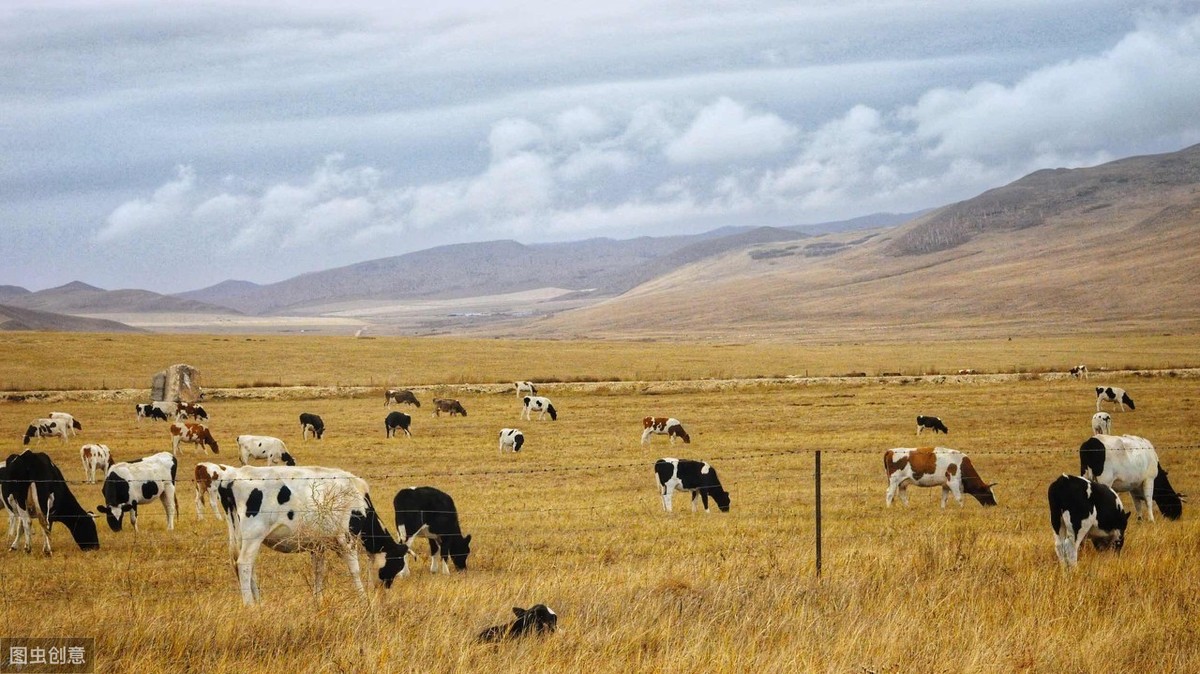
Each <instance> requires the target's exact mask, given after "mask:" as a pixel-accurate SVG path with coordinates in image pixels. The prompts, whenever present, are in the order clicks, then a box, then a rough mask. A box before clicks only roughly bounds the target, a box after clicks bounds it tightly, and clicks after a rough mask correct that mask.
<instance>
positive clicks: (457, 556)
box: [392, 487, 471, 573]
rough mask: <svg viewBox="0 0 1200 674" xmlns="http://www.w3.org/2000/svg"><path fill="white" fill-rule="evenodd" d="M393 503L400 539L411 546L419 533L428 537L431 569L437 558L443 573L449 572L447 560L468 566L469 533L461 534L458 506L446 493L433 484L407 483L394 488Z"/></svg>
mask: <svg viewBox="0 0 1200 674" xmlns="http://www.w3.org/2000/svg"><path fill="white" fill-rule="evenodd" d="M392 506H393V507H394V508H395V509H396V530H397V531H398V532H399V536H400V541H401V542H402V543H404V544H405V545H407V546H408V547H409V549H411V548H412V544H413V540H414V539H416V538H417V537H418V536H420V537H421V538H424V539H427V540H428V541H429V570H430V571H432V572H434V573H436V572H437V570H438V561H439V559H440V561H441V567H442V572H443V573H450V564H449V563H448V562H454V568H456V569H458V570H459V571H466V570H467V556H468V555H470V554H471V536H470V534H468V535H466V536H463V533H462V529H461V528H460V527H459V524H458V508H456V507H455V506H454V499H452V498H450V495H449V494H447V493H446V492H444V491H442V490H440V489H437V488H435V487H409V488H408V489H401V490H400V491H398V492H396V497H395V498H394V499H392Z"/></svg>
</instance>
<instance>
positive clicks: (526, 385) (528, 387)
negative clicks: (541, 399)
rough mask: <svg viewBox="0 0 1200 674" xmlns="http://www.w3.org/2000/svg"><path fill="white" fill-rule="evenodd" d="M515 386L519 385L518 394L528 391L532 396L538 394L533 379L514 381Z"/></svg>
mask: <svg viewBox="0 0 1200 674" xmlns="http://www.w3.org/2000/svg"><path fill="white" fill-rule="evenodd" d="M513 386H515V387H517V395H518V396H519V395H521V394H522V393H528V394H529V395H531V396H535V395H537V387H536V386H534V385H533V382H531V381H516V382H513Z"/></svg>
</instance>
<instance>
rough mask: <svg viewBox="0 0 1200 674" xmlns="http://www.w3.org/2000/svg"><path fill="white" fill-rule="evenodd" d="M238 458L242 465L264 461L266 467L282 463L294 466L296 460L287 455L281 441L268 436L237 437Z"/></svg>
mask: <svg viewBox="0 0 1200 674" xmlns="http://www.w3.org/2000/svg"><path fill="white" fill-rule="evenodd" d="M237 444H238V456H239V457H240V458H241V459H242V465H243V466H244V465H246V464H248V463H250V459H266V460H267V465H268V466H274V465H275V464H277V463H283V464H286V465H289V466H294V465H296V460H295V459H293V458H292V455H291V454H288V449H287V445H285V444H283V440H280V439H279V438H273V437H271V436H269V435H239V436H238V437H237Z"/></svg>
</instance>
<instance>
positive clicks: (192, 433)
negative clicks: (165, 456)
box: [169, 421, 220, 454]
mask: <svg viewBox="0 0 1200 674" xmlns="http://www.w3.org/2000/svg"><path fill="white" fill-rule="evenodd" d="M169 430H170V432H171V453H172V454H178V453H179V443H181V442H190V443H192V444H193V445H196V447H197V448H198V449H199V450H200V452H201V453H203V452H204V448H205V447H208V448H209V449H211V450H212V451H213V454H218V453H220V449H219V448H218V446H217V441H216V440H215V439H214V438H213V436H212V433H211V432H210V431H209V430H208V427H207V426H205V425H204V424H198V423H195V422H191V421H175V422H172V423H171V426H170V427H169Z"/></svg>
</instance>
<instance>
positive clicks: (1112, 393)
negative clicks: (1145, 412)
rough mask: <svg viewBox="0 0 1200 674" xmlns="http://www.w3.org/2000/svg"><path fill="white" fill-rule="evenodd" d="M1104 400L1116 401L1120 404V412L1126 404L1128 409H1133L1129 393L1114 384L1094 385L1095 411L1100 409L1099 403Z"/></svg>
mask: <svg viewBox="0 0 1200 674" xmlns="http://www.w3.org/2000/svg"><path fill="white" fill-rule="evenodd" d="M1104 402H1110V403H1116V404H1117V405H1118V406H1120V408H1121V411H1122V412H1124V411H1125V407H1126V406H1128V407H1129V409H1134V407H1133V398H1130V397H1129V394H1128V393H1126V392H1125V389H1123V388H1117V387H1116V386H1097V387H1096V411H1097V412H1099V411H1100V403H1104Z"/></svg>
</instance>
